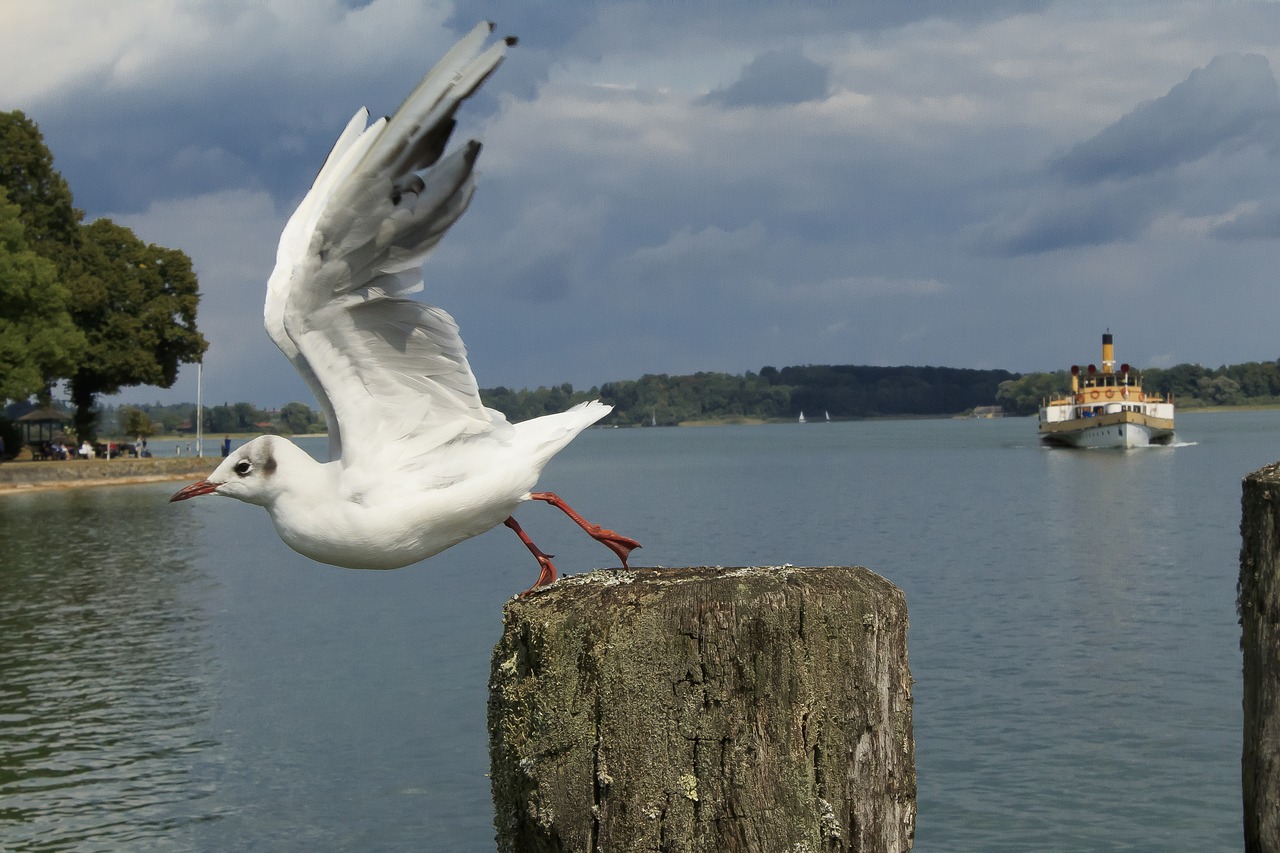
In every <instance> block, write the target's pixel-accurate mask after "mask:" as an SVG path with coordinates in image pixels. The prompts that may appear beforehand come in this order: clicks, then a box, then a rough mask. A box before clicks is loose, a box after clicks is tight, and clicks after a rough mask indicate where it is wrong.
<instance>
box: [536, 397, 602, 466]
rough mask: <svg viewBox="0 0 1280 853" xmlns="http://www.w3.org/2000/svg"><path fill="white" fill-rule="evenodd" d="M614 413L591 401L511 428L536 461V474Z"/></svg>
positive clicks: (597, 402) (595, 401)
mask: <svg viewBox="0 0 1280 853" xmlns="http://www.w3.org/2000/svg"><path fill="white" fill-rule="evenodd" d="M611 411H613V406H610V405H608V404H606V403H601V402H600V401H599V400H592V401H591V402H589V403H579V404H578V405H576V406H574V407H573V408H571V409H569V410H567V411H564V412H560V413H558V414H554V415H543V416H542V417H540V418H531V419H530V420H527V421H521V422H520V423H518V424H515V425H514V428H515V431H516V436H517V441H520V442H521V443H524V444H525V446H526V447H527V448H528V452H529V453H530V455H531V456H532V457H533V458H534V459H536V460H537V462H536V464H537V468H538V470H539V471H540V470H542V466H543V465H546V464H547V462H549V461H550V460H551V457H552V456H555V455H556V454H557V453H559V452H560V451H561V450H563V449H564V447H565V445H567V444H568V443H569V442H571V441H573V439H574V437H575V436H577V434H578V433H580V432H582V431H583V430H584V429H586V428H587V427H589V426H591V425H592V424H593V423H595V422H596V421H598V420H600V419H601V418H603V417H604V416H605V415H607V414H609V413H610V412H611Z"/></svg>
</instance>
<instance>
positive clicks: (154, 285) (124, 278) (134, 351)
mask: <svg viewBox="0 0 1280 853" xmlns="http://www.w3.org/2000/svg"><path fill="white" fill-rule="evenodd" d="M0 188H3V189H6V190H7V191H8V194H9V199H10V200H11V201H12V202H13V203H15V204H16V205H17V206H18V208H19V210H20V218H21V221H22V224H23V226H24V228H25V231H26V238H27V240H28V242H29V245H30V248H31V249H32V250H33V251H34V252H36V253H37V254H39V255H41V256H43V257H44V258H47V259H48V260H50V261H52V262H53V264H54V265H55V267H56V275H57V278H58V279H59V280H60V281H61V282H62V284H63V285H65V287H66V290H65V291H63V292H61V293H55V292H52V291H51V295H50V299H51V300H52V299H57V300H59V301H60V303H61V304H62V306H63V307H64V308H65V309H67V310H68V311H69V313H70V316H71V318H72V320H73V322H74V323H75V325H76V326H77V327H78V328H79V329H80V331H81V332H82V333H83V334H84V336H85V339H86V340H85V344H84V346H83V347H81V348H80V350H79V352H78V353H77V356H78V357H77V359H76V361H75V362H74V363H73V364H71V365H69V366H68V365H65V364H64V365H61V366H60V368H59V369H58V370H56V371H55V372H54V373H52V374H46V375H45V377H44V378H45V388H46V389H47V388H48V387H49V385H51V384H52V383H53V382H54V381H56V380H59V379H69V380H70V386H71V395H72V402H73V403H75V406H76V418H75V426H76V430H77V433H78V434H79V435H80V436H81V437H84V438H88V437H92V436H93V435H94V418H93V414H92V408H93V405H94V403H95V401H96V398H97V396H98V395H99V394H114V393H116V392H117V391H119V390H120V389H121V388H124V387H128V386H132V385H158V386H160V387H163V388H168V387H169V386H171V385H172V384H173V382H174V380H175V379H176V378H177V375H178V366H179V365H180V364H183V363H190V362H193V361H198V360H199V359H200V357H201V356H202V355H203V353H204V351H205V349H206V348H207V346H208V345H207V344H206V343H205V340H204V338H203V337H202V336H201V335H200V333H199V332H198V331H197V330H196V306H197V304H198V302H199V298H200V296H199V289H198V284H197V281H196V276H195V273H194V272H193V270H192V267H191V259H190V258H188V257H187V256H186V254H184V253H183V252H181V251H178V250H175V249H167V248H164V247H163V246H156V245H151V244H147V243H144V242H143V241H142V240H139V239H138V238H137V236H135V235H134V234H133V232H132V231H130V230H129V229H128V228H125V227H123V226H120V225H116V224H115V223H113V222H111V221H109V220H99V221H97V222H93V223H90V224H89V225H82V224H81V220H82V219H83V214H82V213H81V212H80V211H79V210H76V209H75V207H74V206H73V201H72V196H71V190H70V188H69V187H68V186H67V182H66V181H65V180H64V179H63V177H62V175H60V174H59V173H58V172H57V171H56V170H55V169H54V168H53V155H52V154H51V153H50V152H49V149H48V148H47V147H46V146H45V144H44V140H43V138H42V137H41V135H40V130H39V128H38V127H37V126H36V124H35V123H34V122H32V121H31V120H30V119H28V118H27V117H26V116H25V115H23V114H22V113H21V112H16V111H15V112H10V113H0Z"/></svg>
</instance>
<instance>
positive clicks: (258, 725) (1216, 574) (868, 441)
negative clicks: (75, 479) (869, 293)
mask: <svg viewBox="0 0 1280 853" xmlns="http://www.w3.org/2000/svg"><path fill="white" fill-rule="evenodd" d="M1179 427H1180V428H1179V438H1180V439H1181V440H1182V441H1183V442H1184V445H1183V446H1180V447H1175V448H1167V449H1150V450H1143V451H1130V452H1113V451H1050V450H1044V449H1042V448H1039V447H1037V446H1036V443H1035V441H1034V431H1035V425H1034V422H1032V421H1027V420H1007V421H990V422H985V421H984V422H976V421H890V422H859V423H835V424H826V423H816V424H807V425H804V426H800V425H786V426H770V427H731V428H706V429H683V430H597V431H591V432H588V433H586V434H584V435H583V436H582V437H581V438H580V439H578V441H576V442H575V443H574V444H573V445H571V446H570V448H569V449H568V450H567V451H566V452H565V453H563V454H562V455H561V456H560V457H558V458H557V459H556V461H554V462H553V463H552V466H551V468H549V469H548V471H547V472H546V476H545V477H544V480H543V483H542V485H543V487H545V488H548V489H554V490H557V491H560V492H561V493H562V494H563V495H565V496H566V498H568V499H569V500H570V502H571V503H573V504H574V505H575V506H576V507H577V508H578V509H579V510H581V511H582V512H583V513H584V514H586V515H587V516H588V517H589V518H592V519H593V520H599V521H601V522H603V523H605V524H607V525H609V526H613V527H616V528H617V529H619V530H620V531H622V532H624V533H626V534H628V535H631V536H634V537H636V538H637V539H640V540H641V541H642V542H644V544H645V548H644V550H642V551H639V552H637V553H636V555H635V556H636V557H637V558H639V559H637V560H636V562H637V563H638V564H641V565H697V564H772V563H784V562H790V563H795V564H812V565H825V564H857V565H866V566H869V567H870V568H872V569H873V570H875V571H877V572H879V573H880V574H882V575H884V576H886V577H888V578H889V579H890V580H892V581H894V582H895V583H897V584H898V585H899V586H901V587H902V588H903V589H904V591H905V592H906V595H907V602H908V607H909V611H910V617H911V634H910V657H911V665H912V672H913V675H914V677H915V679H916V685H915V726H916V760H917V771H918V775H919V822H918V831H917V844H916V849H918V850H927V851H954V850H1010V851H1013V850H1032V849H1035V850H1127V849H1143V850H1145V849H1159V850H1187V851H1198V850H1230V849H1239V847H1240V846H1241V840H1240V839H1241V834H1240V793H1239V754H1240V744H1239V739H1240V735H1239V733H1240V674H1239V673H1240V657H1239V648H1238V642H1239V628H1238V626H1237V624H1236V616H1235V610H1234V592H1235V581H1236V577H1237V574H1238V562H1237V561H1238V552H1239V532H1238V526H1239V506H1240V504H1239V495H1240V479H1241V477H1243V476H1244V475H1245V474H1247V473H1248V472H1250V471H1252V470H1254V469H1256V468H1259V467H1261V466H1263V465H1265V464H1268V463H1270V462H1272V461H1275V460H1276V459H1277V458H1280V413H1273V412H1267V413H1228V414H1209V415H1182V416H1180V422H1179ZM316 444H317V445H318V444H319V442H316ZM173 488H174V487H173V486H164V485H161V486H132V487H115V488H103V489H92V490H82V491H60V492H45V493H36V494H28V495H5V496H0V847H3V849H5V850H9V851H17V850H61V849H75V850H132V849H152V850H227V849H262V850H339V849H345V850H373V849H426V850H432V849H438V850H486V849H492V847H493V842H492V834H493V833H492V828H491V821H492V814H491V809H490V806H489V799H488V780H487V778H486V777H485V773H486V772H487V769H488V760H487V753H486V734H485V698H486V680H487V672H488V655H489V652H490V650H491V648H492V646H493V643H494V642H495V641H496V640H497V637H498V633H499V631H500V624H501V607H502V604H503V602H504V600H505V599H506V598H507V597H508V596H510V595H511V594H512V593H514V592H517V591H518V590H520V589H523V588H525V587H526V586H528V585H529V584H530V583H531V582H532V581H533V579H534V577H536V574H537V569H536V566H535V564H534V563H533V561H532V560H530V559H529V557H528V554H527V552H525V550H524V549H523V547H522V546H521V545H520V544H519V542H518V540H516V538H515V537H514V536H512V535H511V534H510V533H509V532H507V531H505V530H497V531H494V532H491V533H488V534H485V535H484V536H482V537H479V538H478V539H475V540H472V541H471V542H467V543H464V544H463V545H461V546H458V547H457V548H455V549H453V550H451V551H449V552H446V553H445V554H443V555H440V556H439V557H436V558H433V559H432V560H430V561H428V562H426V563H423V564H421V565H419V566H414V567H410V568H408V569H403V570H399V571H395V572H352V571H345V570H341V569H334V568H330V567H326V566H319V565H316V564H313V563H310V562H309V561H307V560H306V559H304V558H302V557H300V556H298V555H296V554H294V553H293V552H291V551H289V550H288V549H287V548H286V547H285V546H284V545H282V544H280V542H279V541H278V540H277V539H276V536H275V534H274V532H273V531H272V529H271V527H270V523H269V522H268V520H267V518H266V516H265V514H263V513H262V512H261V511H260V510H257V509H256V508H254V507H248V506H245V505H241V504H238V503H235V502H233V501H228V500H223V499H211V498H205V499H200V500H197V501H190V502H188V503H186V504H181V505H172V506H171V505H169V504H167V503H166V499H167V496H168V494H169V493H170V492H171V491H173ZM518 515H519V518H520V520H521V523H522V524H523V525H524V526H525V528H526V529H527V530H528V531H529V533H530V534H531V535H532V536H533V538H534V539H535V540H536V541H537V542H538V543H539V544H540V545H541V547H542V548H543V549H544V550H547V551H549V552H554V553H556V554H557V555H558V559H557V564H558V565H560V566H561V567H562V569H567V570H569V571H577V570H582V569H585V568H589V567H593V566H596V565H609V561H608V560H609V557H610V555H609V553H608V552H607V551H605V550H604V549H602V548H600V547H599V546H598V545H596V544H595V543H592V542H591V541H590V540H589V539H588V538H587V537H585V536H583V535H582V534H581V531H579V530H578V529H577V528H576V527H574V526H573V525H572V523H571V522H568V521H567V520H565V519H564V518H563V517H561V516H560V515H559V513H556V512H555V511H554V510H552V509H549V508H547V507H544V506H541V505H538V506H529V507H525V508H522V509H521V510H520V511H519V513H518Z"/></svg>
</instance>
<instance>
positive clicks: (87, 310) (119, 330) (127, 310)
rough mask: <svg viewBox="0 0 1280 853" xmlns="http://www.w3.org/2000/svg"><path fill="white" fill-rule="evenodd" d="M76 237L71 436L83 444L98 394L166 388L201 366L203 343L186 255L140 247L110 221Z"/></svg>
mask: <svg viewBox="0 0 1280 853" xmlns="http://www.w3.org/2000/svg"><path fill="white" fill-rule="evenodd" d="M81 236H82V238H83V246H82V248H81V251H80V253H79V257H78V259H77V262H76V263H75V265H74V267H73V278H72V279H71V284H72V292H73V297H72V304H71V316H72V318H73V319H74V320H75V323H76V325H77V326H79V327H80V329H81V330H83V331H84V333H85V338H86V347H85V350H84V352H83V356H82V358H81V359H80V362H79V365H78V366H77V368H76V370H75V373H74V374H73V375H72V376H71V383H70V386H71V402H72V404H73V405H74V406H75V408H76V412H75V428H76V434H77V435H78V436H80V437H81V438H84V437H91V436H93V434H94V413H93V407H94V404H95V402H96V400H97V396H98V395H99V394H115V393H116V392H118V391H119V390H120V389H121V388H125V387H129V386H133V385H156V386H159V387H161V388H168V387H170V386H172V385H173V383H174V381H175V380H176V379H177V377H178V366H179V365H180V364H191V363H193V362H196V361H199V360H200V357H201V356H202V355H203V354H204V351H205V350H206V349H207V348H208V344H207V343H206V342H205V340H204V337H203V336H202V335H201V334H200V333H199V332H198V331H197V330H196V306H197V305H198V303H199V301H200V293H199V287H198V284H197V282H196V276H195V273H194V272H193V270H192V268H191V259H190V258H188V257H187V255H186V253H184V252H182V251H179V250H177V249H166V248H164V247H163V246H157V245H154V244H148V243H145V242H143V241H142V240H140V239H138V237H137V236H136V235H134V233H133V232H132V231H131V230H129V229H128V228H125V227H123V226H121V225H117V224H115V223H114V222H112V221H111V220H109V219H99V220H97V221H95V222H92V223H90V224H89V225H87V226H85V227H84V228H83V229H82V230H81Z"/></svg>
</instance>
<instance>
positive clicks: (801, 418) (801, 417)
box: [799, 412, 804, 423]
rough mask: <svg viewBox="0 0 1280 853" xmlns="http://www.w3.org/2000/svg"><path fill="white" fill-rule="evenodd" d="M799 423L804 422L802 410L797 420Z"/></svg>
mask: <svg viewBox="0 0 1280 853" xmlns="http://www.w3.org/2000/svg"><path fill="white" fill-rule="evenodd" d="M799 423H804V412H801V413H800V420H799Z"/></svg>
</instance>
